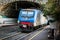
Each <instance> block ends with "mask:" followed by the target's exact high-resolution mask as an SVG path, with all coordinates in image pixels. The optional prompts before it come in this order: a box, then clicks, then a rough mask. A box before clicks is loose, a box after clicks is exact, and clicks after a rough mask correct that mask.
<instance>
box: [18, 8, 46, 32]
mask: <svg viewBox="0 0 60 40" xmlns="http://www.w3.org/2000/svg"><path fill="white" fill-rule="evenodd" d="M46 22H47V19H46V18H45V17H44V16H43V13H42V12H41V10H38V9H21V10H20V12H19V17H18V23H19V25H20V26H19V27H20V28H21V29H22V30H25V31H28V30H31V31H32V30H34V29H37V28H39V27H41V26H40V25H42V24H44V23H46Z"/></svg>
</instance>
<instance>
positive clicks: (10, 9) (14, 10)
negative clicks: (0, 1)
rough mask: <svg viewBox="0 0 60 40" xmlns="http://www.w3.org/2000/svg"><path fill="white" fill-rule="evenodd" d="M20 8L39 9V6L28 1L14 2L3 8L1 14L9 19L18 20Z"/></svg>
mask: <svg viewBox="0 0 60 40" xmlns="http://www.w3.org/2000/svg"><path fill="white" fill-rule="evenodd" d="M21 8H37V9H40V8H41V7H40V4H38V3H35V2H30V1H15V2H11V3H8V4H6V5H4V6H3V9H2V13H1V14H0V15H5V16H7V17H9V18H18V14H19V10H20V9H21Z"/></svg>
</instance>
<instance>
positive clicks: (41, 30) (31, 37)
mask: <svg viewBox="0 0 60 40" xmlns="http://www.w3.org/2000/svg"><path fill="white" fill-rule="evenodd" d="M45 28H46V27H44V29H45ZM44 29H43V30H44ZM43 30H41V31H39V32H38V33H36V34H35V35H34V36H33V37H31V38H30V39H29V40H32V39H33V38H34V37H36V36H37V35H38V34H40V33H41V32H42V31H43Z"/></svg>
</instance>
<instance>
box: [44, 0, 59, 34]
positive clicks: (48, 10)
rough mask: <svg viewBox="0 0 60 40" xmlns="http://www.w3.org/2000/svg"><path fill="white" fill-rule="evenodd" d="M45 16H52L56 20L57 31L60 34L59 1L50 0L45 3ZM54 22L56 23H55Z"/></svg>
mask: <svg viewBox="0 0 60 40" xmlns="http://www.w3.org/2000/svg"><path fill="white" fill-rule="evenodd" d="M43 12H44V16H46V17H47V16H51V17H52V18H53V19H54V20H55V22H56V25H54V26H56V29H57V30H58V31H57V32H56V33H58V34H60V5H58V1H56V0H48V2H47V3H46V4H45V6H44V9H43ZM53 24H54V23H53Z"/></svg>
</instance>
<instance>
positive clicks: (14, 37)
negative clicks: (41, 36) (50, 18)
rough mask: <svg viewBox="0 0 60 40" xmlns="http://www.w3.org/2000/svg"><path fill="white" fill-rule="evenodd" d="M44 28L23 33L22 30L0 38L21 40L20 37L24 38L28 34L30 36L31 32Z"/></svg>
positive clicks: (2, 39)
mask: <svg viewBox="0 0 60 40" xmlns="http://www.w3.org/2000/svg"><path fill="white" fill-rule="evenodd" d="M42 29H43V28H39V29H37V30H35V31H33V32H31V33H21V32H18V33H15V34H14V33H13V34H10V35H8V36H7V37H3V38H1V39H0V40H20V39H23V38H24V37H26V36H29V35H30V34H33V33H34V32H36V31H39V30H42Z"/></svg>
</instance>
